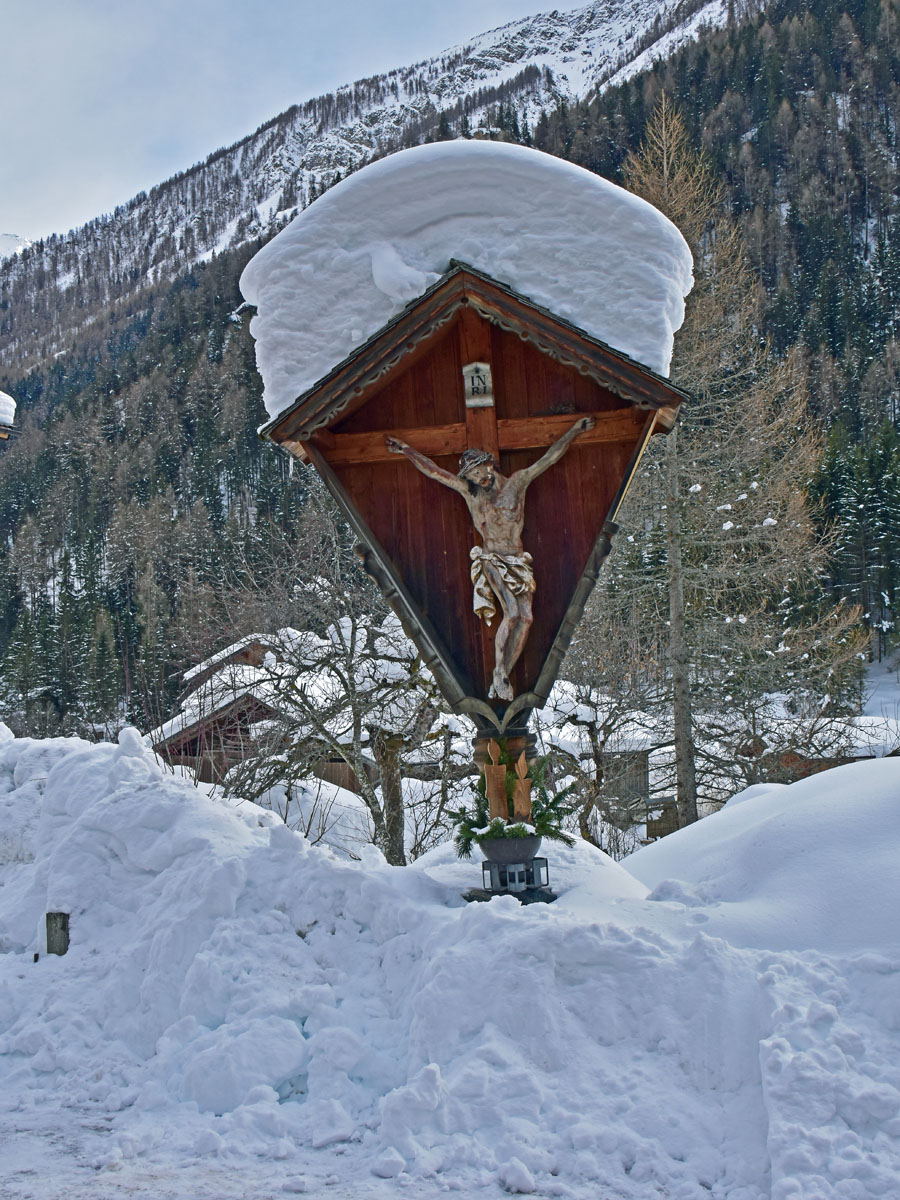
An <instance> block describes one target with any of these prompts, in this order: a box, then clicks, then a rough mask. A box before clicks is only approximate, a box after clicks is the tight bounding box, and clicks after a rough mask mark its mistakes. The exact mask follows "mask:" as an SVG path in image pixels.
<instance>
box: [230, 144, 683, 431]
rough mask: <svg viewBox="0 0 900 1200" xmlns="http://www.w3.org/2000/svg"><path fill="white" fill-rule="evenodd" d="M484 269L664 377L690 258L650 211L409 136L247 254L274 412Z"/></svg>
mask: <svg viewBox="0 0 900 1200" xmlns="http://www.w3.org/2000/svg"><path fill="white" fill-rule="evenodd" d="M451 259H457V260H461V261H463V262H466V263H468V264H469V265H471V266H473V267H476V268H478V269H479V270H481V271H483V272H485V273H486V274H488V275H491V276H492V277H493V278H495V279H497V280H499V281H500V282H502V283H505V284H507V285H509V286H510V287H511V288H513V289H514V290H515V291H517V292H520V293H522V294H523V295H525V296H527V297H529V298H530V299H531V300H533V301H534V302H535V303H537V304H540V305H543V306H544V307H546V308H549V309H551V310H552V311H553V312H555V313H556V314H557V315H559V316H561V317H564V318H565V319H566V320H568V321H571V322H572V323H573V324H575V325H577V326H579V327H580V328H581V329H583V330H585V331H586V332H587V333H590V334H592V335H593V336H594V337H596V338H599V339H600V340H601V341H604V342H607V343H608V344H609V345H610V346H613V347H614V348H615V349H617V350H620V351H622V352H623V353H625V354H628V355H630V356H631V357H632V358H634V359H636V360H637V361H638V362H641V363H644V364H646V365H647V366H648V367H650V368H651V369H652V370H654V371H657V372H658V373H659V374H662V375H665V374H667V373H668V369H669V361H670V359H671V354H672V341H673V337H674V334H675V331H676V330H677V329H678V328H679V326H680V325H681V322H682V320H683V318H684V297H685V295H686V294H687V293H688V291H689V290H690V287H691V283H692V274H691V269H692V259H691V254H690V251H689V249H688V247H687V244H686V242H685V241H684V238H683V237H682V236H681V234H680V233H679V232H678V230H677V229H676V228H675V226H674V225H673V224H672V223H671V222H670V221H669V220H668V219H667V218H666V217H664V216H663V215H662V214H661V213H660V212H658V211H657V210H656V209H655V208H654V207H653V206H652V205H650V204H648V203H646V201H644V200H641V199H639V198H638V197H637V196H633V195H631V194H630V193H629V192H626V191H624V190H623V189H622V188H619V187H616V186H615V184H612V183H610V182H609V181H608V180H606V179H602V178H600V177H599V176H597V175H593V174H591V173H590V172H589V171H585V170H584V169H583V168H581V167H577V166H574V165H573V164H571V163H567V162H563V161H561V160H560V159H557V158H553V157H552V156H551V155H548V154H542V153H541V152H539V151H537V150H529V149H526V148H525V147H523V146H515V145H509V144H506V143H498V142H482V141H455V142H441V143H437V144H433V145H428V146H418V147H415V148H414V149H412V150H404V151H401V152H400V153H398V154H394V155H391V156H390V157H388V158H385V159H382V160H381V161H379V162H376V163H372V164H371V165H369V166H367V167H365V168H364V169H363V170H362V171H360V172H358V173H357V174H355V175H351V176H349V177H348V178H347V179H345V180H344V181H343V182H342V183H340V184H338V185H337V186H336V187H334V188H332V189H331V190H330V191H328V192H326V193H325V195H323V196H321V197H320V198H319V199H318V200H316V202H315V203H314V204H312V205H311V206H310V207H309V208H307V209H306V210H304V211H303V212H302V213H301V214H300V215H299V216H297V217H296V218H295V219H294V221H293V222H292V223H291V224H290V225H289V226H288V227H287V228H286V229H284V230H282V232H281V233H280V234H279V235H278V236H277V237H276V238H274V239H273V240H272V241H271V242H269V244H268V245H266V246H264V247H263V249H262V250H260V251H259V253H258V254H257V255H256V256H255V257H254V258H253V259H252V260H251V262H250V263H248V265H247V267H246V268H245V270H244V273H243V275H242V277H241V290H242V291H243V293H244V296H245V297H246V298H247V300H248V301H249V302H250V303H251V304H254V305H256V307H257V314H256V316H255V317H254V318H253V321H252V323H251V326H250V328H251V330H252V333H253V336H254V337H255V339H256V356H257V363H258V365H259V369H260V373H261V374H262V377H263V381H264V383H265V404H266V408H267V410H268V412H269V413H270V414H271V415H272V416H275V415H277V414H278V413H279V412H281V411H282V410H283V409H285V408H286V407H288V406H289V405H290V404H292V403H293V402H294V401H295V400H296V399H297V397H298V396H299V395H301V394H302V393H303V392H305V391H306V390H307V389H308V388H309V387H311V386H312V385H313V384H314V383H315V382H316V381H317V380H318V379H320V378H321V377H322V376H324V375H325V374H327V372H328V371H330V370H331V369H332V368H333V367H335V366H336V365H337V364H338V363H339V362H342V361H343V359H344V358H346V357H347V356H348V355H349V354H350V353H351V351H353V350H354V349H355V348H356V347H357V346H358V345H359V344H360V343H361V342H363V341H364V340H365V339H367V338H369V337H371V336H372V335H373V334H374V333H376V332H377V331H378V330H379V329H381V328H382V327H383V326H384V325H385V324H386V323H387V322H388V321H389V320H391V318H392V317H394V316H395V315H396V314H397V313H398V312H399V311H400V310H401V309H402V308H403V307H404V305H406V304H408V303H409V302H410V301H411V300H414V299H415V298H416V297H417V296H419V295H421V294H422V292H424V291H425V290H426V288H428V287H429V286H430V285H431V284H433V283H435V282H436V281H437V280H438V279H439V278H440V276H441V275H442V274H444V273H445V272H446V271H447V269H448V267H449V264H450V260H451Z"/></svg>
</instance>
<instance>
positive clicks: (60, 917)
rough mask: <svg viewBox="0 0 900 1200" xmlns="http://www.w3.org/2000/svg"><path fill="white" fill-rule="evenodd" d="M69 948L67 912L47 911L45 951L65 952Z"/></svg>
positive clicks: (51, 952) (52, 952)
mask: <svg viewBox="0 0 900 1200" xmlns="http://www.w3.org/2000/svg"><path fill="white" fill-rule="evenodd" d="M68 949H69V914H68V913H66V912H48V913H47V953H48V954H65V953H66V951H67V950H68Z"/></svg>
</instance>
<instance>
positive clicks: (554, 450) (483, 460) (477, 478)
mask: <svg viewBox="0 0 900 1200" xmlns="http://www.w3.org/2000/svg"><path fill="white" fill-rule="evenodd" d="M593 427H594V418H593V417H582V418H581V420H580V421H576V422H575V424H574V425H573V426H572V428H571V429H570V430H569V431H568V433H564V434H563V436H562V437H561V438H560V439H559V440H558V441H556V442H554V443H553V445H552V446H551V447H550V449H549V450H547V451H546V453H545V454H543V455H542V456H541V457H540V458H539V459H538V460H537V462H536V463H533V464H532V465H531V466H530V467H525V468H523V470H521V471H515V472H514V473H513V474H512V475H510V477H509V478H508V479H507V478H506V476H504V475H501V474H500V472H499V471H498V470H497V468H496V466H495V465H494V459H493V456H492V455H491V454H490V453H489V452H488V451H487V450H466V452H465V453H464V454H463V456H462V458H460V460H459V472H458V474H456V475H453V474H451V473H450V471H445V470H443V468H442V467H439V466H438V465H437V463H435V462H432V461H431V459H430V458H428V457H427V456H426V455H424V454H422V453H420V451H418V450H415V449H414V448H413V447H412V446H410V445H407V443H406V442H401V441H400V440H399V439H398V438H392V437H389V438H387V439H386V442H387V448H388V450H390V451H391V453H393V454H404V455H406V457H407V458H408V459H409V461H410V462H411V463H412V464H413V466H414V467H416V468H417V469H418V470H419V471H421V472H422V474H423V475H427V476H428V478H429V479H436V480H437V482H438V483H442V484H443V485H444V487H448V488H451V489H452V490H453V491H454V492H458V493H459V494H460V496H462V498H463V500H465V502H466V504H467V505H468V508H469V512H470V513H471V514H472V523H473V524H474V526H475V528H476V529H477V531H478V532H479V533H480V534H481V538H482V543H483V544H482V545H481V546H473V547H472V550H471V551H470V556H471V559H472V572H471V573H472V585H473V588H474V600H473V604H474V608H475V612H476V613H477V615H478V616H479V617H480V618H481V619H482V620H483V621H485V622H486V624H487V625H488V626H490V623H491V621H492V619H493V618H494V616H495V615H496V612H497V603H499V605H500V609H501V612H502V613H503V619H502V620H501V622H500V627H499V628H498V630H497V634H496V637H495V638H494V674H493V679H492V682H491V688H490V691H489V692H488V695H489V696H495V697H497V699H499V700H512V699H513V689H512V684H511V683H510V681H509V676H510V673H511V671H512V669H513V667H514V666H515V665H516V663H517V662H518V661H519V655H520V654H521V653H522V650H523V648H524V646H525V642H526V640H527V638H528V633H529V631H530V629H531V625H532V621H533V616H532V611H531V595H532V593H533V592H534V572H533V570H532V566H531V562H532V559H531V555H530V554H529V553H528V552H527V551H526V550H525V548H524V546H523V545H522V528H523V526H524V524H525V492H526V491H527V490H528V485H529V484H530V483H533V482H534V480H535V479H537V477H538V476H539V475H543V473H544V471H546V470H547V469H548V467H552V466H553V464H554V463H556V462H559V460H560V459H561V458H562V456H563V455H564V454H565V452H566V451H567V450H568V448H569V447H570V446H571V444H572V442H574V441H575V439H576V438H577V437H578V435H579V434H581V433H584V432H585V431H586V430H588V429H593Z"/></svg>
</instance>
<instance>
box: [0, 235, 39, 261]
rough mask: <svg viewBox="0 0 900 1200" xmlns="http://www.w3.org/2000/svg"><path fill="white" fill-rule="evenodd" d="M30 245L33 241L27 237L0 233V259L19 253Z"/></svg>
mask: <svg viewBox="0 0 900 1200" xmlns="http://www.w3.org/2000/svg"><path fill="white" fill-rule="evenodd" d="M30 245H31V242H29V241H28V239H27V238H21V237H19V236H18V234H15V233H0V259H2V258H9V257H10V256H11V255H13V254H18V253H19V251H20V250H24V249H25V247H26V246H30Z"/></svg>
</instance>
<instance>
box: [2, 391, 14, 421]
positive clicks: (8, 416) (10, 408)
mask: <svg viewBox="0 0 900 1200" xmlns="http://www.w3.org/2000/svg"><path fill="white" fill-rule="evenodd" d="M15 419H16V402H15V400H13V398H12V396H8V395H7V394H6V392H0V425H12V424H13V422H14V421H15Z"/></svg>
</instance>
